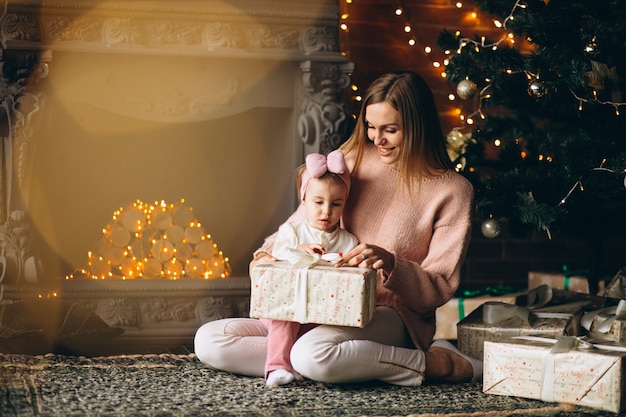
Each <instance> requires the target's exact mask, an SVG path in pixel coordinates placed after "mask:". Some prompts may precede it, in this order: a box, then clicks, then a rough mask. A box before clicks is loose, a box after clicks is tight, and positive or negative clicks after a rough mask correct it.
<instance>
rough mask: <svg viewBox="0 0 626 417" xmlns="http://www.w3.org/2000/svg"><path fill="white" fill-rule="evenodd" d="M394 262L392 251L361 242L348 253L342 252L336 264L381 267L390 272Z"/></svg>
mask: <svg viewBox="0 0 626 417" xmlns="http://www.w3.org/2000/svg"><path fill="white" fill-rule="evenodd" d="M394 264H395V257H394V255H393V253H391V252H388V251H387V250H385V249H383V248H381V247H380V246H375V245H368V244H366V243H361V244H360V245H358V246H357V247H356V248H354V249H352V250H351V251H350V252H348V253H344V254H343V258H342V260H341V261H340V262H339V263H337V265H336V266H342V265H348V266H355V267H359V268H372V269H382V270H383V271H385V272H386V273H388V274H389V273H391V271H392V270H393V267H394Z"/></svg>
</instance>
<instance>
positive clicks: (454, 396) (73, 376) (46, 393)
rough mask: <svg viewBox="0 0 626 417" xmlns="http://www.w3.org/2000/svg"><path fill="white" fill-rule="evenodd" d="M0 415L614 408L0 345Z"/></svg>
mask: <svg viewBox="0 0 626 417" xmlns="http://www.w3.org/2000/svg"><path fill="white" fill-rule="evenodd" d="M0 415H1V416H3V417H9V416H16V417H23V416H29V417H30V416H44V417H52V416H55V417H56V416H72V417H73V416H86V417H144V416H146V417H147V416H150V417H183V416H185V417H192V416H220V417H244V416H245V417H257V416H258V417H261V416H263V417H270V416H271V417H312V416H332V417H348V416H351V417H352V416H354V417H357V416H369V417H371V416H381V417H382V416H388V417H391V416H403V417H406V416H410V417H439V416H447V417H466V416H468V417H469V416H472V417H477V416H554V417H556V416H558V417H581V416H615V414H613V413H606V412H601V411H598V410H592V409H588V408H583V407H574V406H569V405H559V404H552V403H544V402H541V401H535V400H528V399H523V398H516V397H504V396H497V395H488V394H484V393H483V392H482V385H481V384H480V383H467V384H459V385H425V386H422V387H418V388H407V387H398V386H393V385H388V384H384V383H379V382H370V383H361V384H347V385H333V384H323V383H318V382H313V381H304V382H302V383H298V384H292V385H288V386H285V387H272V388H270V387H266V386H265V382H264V380H263V379H262V378H251V377H243V376H237V375H232V374H229V373H226V372H221V371H216V370H213V369H210V368H208V367H206V366H205V365H203V364H202V363H200V362H199V361H198V360H197V358H196V357H195V355H193V354H183V355H180V354H159V355H124V356H109V357H92V358H87V357H79V356H63V355H53V354H49V355H43V356H29V355H1V354H0Z"/></svg>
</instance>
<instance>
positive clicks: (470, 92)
mask: <svg viewBox="0 0 626 417" xmlns="http://www.w3.org/2000/svg"><path fill="white" fill-rule="evenodd" d="M477 91H478V86H477V85H476V83H475V82H473V81H471V80H463V81H461V82H460V83H459V85H457V86H456V93H457V94H458V95H459V97H461V98H462V99H463V100H467V99H468V98H472V97H474V95H475V94H476V92H477Z"/></svg>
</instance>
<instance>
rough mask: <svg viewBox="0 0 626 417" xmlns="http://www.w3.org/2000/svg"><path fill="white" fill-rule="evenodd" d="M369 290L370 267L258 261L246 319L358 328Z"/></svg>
mask: <svg viewBox="0 0 626 417" xmlns="http://www.w3.org/2000/svg"><path fill="white" fill-rule="evenodd" d="M375 291H376V271H374V270H373V269H369V268H354V267H340V268H336V267H334V266H324V265H312V266H308V267H306V266H305V267H299V266H294V265H292V264H291V263H289V262H271V263H263V264H259V265H257V266H256V267H255V268H254V269H253V271H252V285H251V294H250V317H255V318H261V317H263V318H268V319H275V320H285V321H295V322H299V323H318V324H331V325H336V326H351V327H364V326H365V325H366V324H367V323H368V322H369V321H370V320H371V318H372V315H373V314H374V310H375V307H376V305H375V298H376V297H375Z"/></svg>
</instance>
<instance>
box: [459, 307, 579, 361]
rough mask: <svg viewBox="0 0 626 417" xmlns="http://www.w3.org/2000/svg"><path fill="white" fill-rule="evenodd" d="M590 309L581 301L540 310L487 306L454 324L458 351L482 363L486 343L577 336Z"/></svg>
mask: <svg viewBox="0 0 626 417" xmlns="http://www.w3.org/2000/svg"><path fill="white" fill-rule="evenodd" d="M589 305H590V302H589V301H584V300H583V301H575V302H572V303H568V304H562V305H554V306H547V307H541V308H528V307H525V306H519V305H510V304H505V303H498V302H486V303H484V304H483V305H482V306H480V307H479V308H477V309H476V310H474V311H473V312H472V313H471V314H470V315H469V316H467V317H466V318H465V319H463V320H461V321H460V322H459V323H458V324H457V333H458V341H457V344H458V348H459V350H460V351H461V352H463V353H464V354H466V355H468V356H470V357H473V358H476V359H481V360H482V359H483V345H484V343H485V342H486V341H499V340H504V339H506V338H509V337H513V336H524V335H544V336H560V335H570V336H578V335H580V334H581V328H580V318H581V316H582V314H583V312H584V308H585V307H587V306H589Z"/></svg>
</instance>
